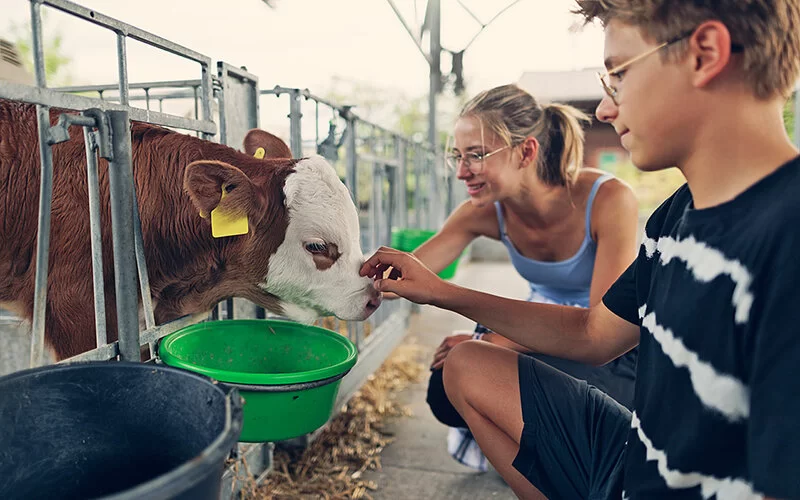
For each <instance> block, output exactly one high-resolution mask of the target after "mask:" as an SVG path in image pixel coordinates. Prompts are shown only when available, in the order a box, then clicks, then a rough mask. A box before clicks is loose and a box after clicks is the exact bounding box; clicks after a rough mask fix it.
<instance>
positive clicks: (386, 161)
mask: <svg viewBox="0 0 800 500" xmlns="http://www.w3.org/2000/svg"><path fill="white" fill-rule="evenodd" d="M358 157H359V158H360V159H361V160H363V161H368V162H370V163H379V164H381V165H385V166H387V167H389V168H397V167H399V166H400V162H399V161H398V159H397V158H391V157H388V156H376V155H371V154H364V153H362V154H360V155H358Z"/></svg>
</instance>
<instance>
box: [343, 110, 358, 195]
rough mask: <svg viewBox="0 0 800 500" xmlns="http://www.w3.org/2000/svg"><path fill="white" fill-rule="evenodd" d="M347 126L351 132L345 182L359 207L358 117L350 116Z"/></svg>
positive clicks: (348, 141)
mask: <svg viewBox="0 0 800 500" xmlns="http://www.w3.org/2000/svg"><path fill="white" fill-rule="evenodd" d="M347 128H348V129H349V130H350V134H349V135H348V136H347V170H346V171H345V182H346V184H347V189H349V190H350V196H351V197H352V198H353V202H354V203H355V204H356V207H358V182H357V176H358V151H357V149H356V135H357V134H356V118H355V117H352V116H348V118H347Z"/></svg>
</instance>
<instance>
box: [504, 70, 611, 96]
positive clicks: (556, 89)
mask: <svg viewBox="0 0 800 500" xmlns="http://www.w3.org/2000/svg"><path fill="white" fill-rule="evenodd" d="M598 71H600V72H602V71H604V70H603V69H602V68H584V69H579V70H574V71H528V72H525V73H523V74H522V76H520V78H519V81H518V82H517V85H519V86H520V87H522V88H523V89H525V90H527V91H528V92H530V94H531V95H533V96H534V97H536V99H537V100H538V101H539V102H545V103H546V102H574V101H599V100H600V99H602V97H603V88H602V87H601V86H600V82H599V81H598V80H597V72H598Z"/></svg>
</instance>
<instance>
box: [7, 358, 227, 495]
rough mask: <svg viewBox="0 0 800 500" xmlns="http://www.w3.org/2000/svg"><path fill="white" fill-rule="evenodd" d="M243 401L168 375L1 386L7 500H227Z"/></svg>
mask: <svg viewBox="0 0 800 500" xmlns="http://www.w3.org/2000/svg"><path fill="white" fill-rule="evenodd" d="M241 428H242V402H241V398H240V397H239V394H238V392H237V391H236V390H235V389H230V388H227V387H223V386H220V385H217V384H216V383H215V382H213V381H212V380H211V379H209V378H207V377H204V376H202V375H197V374H194V373H190V372H187V371H184V370H179V369H175V368H171V367H168V366H163V365H154V364H141V363H122V362H97V363H79V364H71V365H55V366H47V367H43V368H36V369H33V370H25V371H22V372H17V373H13V374H11V375H8V376H6V377H3V378H0V498H2V499H4V500H8V499H12V498H14V499H16V498H19V499H23V498H24V499H31V498H59V499H79V498H80V499H86V498H114V499H134V498H136V499H144V498H147V499H192V500H195V499H218V498H219V495H220V487H221V482H222V473H223V468H224V464H225V460H226V458H227V457H228V454H229V452H230V450H231V449H232V448H233V446H234V445H235V444H236V442H237V440H238V438H239V433H240V432H241Z"/></svg>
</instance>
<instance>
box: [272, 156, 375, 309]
mask: <svg viewBox="0 0 800 500" xmlns="http://www.w3.org/2000/svg"><path fill="white" fill-rule="evenodd" d="M283 190H284V194H285V195H286V208H287V211H288V215H289V225H288V227H287V229H286V237H285V239H284V240H283V243H282V244H281V245H280V247H278V250H277V251H276V252H275V253H274V254H273V255H272V256H271V257H270V259H269V271H268V272H267V276H266V279H265V281H264V282H263V283H262V284H261V285H260V286H261V288H262V289H264V290H265V291H267V292H269V293H270V294H272V295H275V296H277V297H279V298H280V299H281V301H282V303H281V306H282V307H283V310H284V313H285V315H286V316H288V317H290V318H292V319H294V320H296V321H303V322H311V321H313V320H314V319H316V318H317V317H319V316H324V315H330V314H333V315H335V316H336V317H338V318H340V319H343V320H356V321H360V320H363V319H366V318H367V317H368V316H369V315H370V314H372V312H373V311H375V309H377V308H378V306H379V305H380V294H379V293H378V292H376V291H375V289H374V288H373V286H372V280H371V279H370V278H366V277H362V276H359V274H358V271H359V269H360V267H361V264H362V263H363V262H364V255H363V254H362V252H361V243H360V242H361V240H360V230H359V223H358V214H357V212H356V207H355V205H354V204H353V201H352V200H351V198H350V193H349V192H348V191H347V188H346V187H345V186H344V184H343V183H342V182H341V181H340V180H339V177H338V176H337V175H336V171H335V170H334V169H333V167H332V166H331V165H330V164H329V163H327V162H326V161H325V160H324V159H323V158H322V157H321V156H313V157H311V158H307V159H303V160H300V161H299V162H298V163H297V164H296V165H295V172H294V173H292V174H290V175H289V176H288V177H287V178H286V183H285V185H284V188H283Z"/></svg>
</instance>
